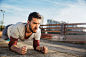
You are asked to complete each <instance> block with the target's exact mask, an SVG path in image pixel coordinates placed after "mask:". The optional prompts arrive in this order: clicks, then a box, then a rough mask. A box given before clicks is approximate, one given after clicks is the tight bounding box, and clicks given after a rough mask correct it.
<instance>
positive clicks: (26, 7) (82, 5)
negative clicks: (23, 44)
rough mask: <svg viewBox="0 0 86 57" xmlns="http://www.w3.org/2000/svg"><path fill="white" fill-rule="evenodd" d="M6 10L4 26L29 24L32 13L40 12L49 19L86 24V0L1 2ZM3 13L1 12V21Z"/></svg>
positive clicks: (5, 0) (45, 19)
mask: <svg viewBox="0 0 86 57" xmlns="http://www.w3.org/2000/svg"><path fill="white" fill-rule="evenodd" d="M0 10H4V11H5V13H4V25H8V24H15V23H17V22H27V19H28V15H29V14H30V13H31V12H38V13H39V14H41V15H42V16H43V17H44V20H43V24H47V19H52V20H56V21H64V22H67V23H86V0H0ZM2 19H3V12H0V21H2Z"/></svg>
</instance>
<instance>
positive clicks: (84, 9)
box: [53, 0, 86, 23]
mask: <svg viewBox="0 0 86 57" xmlns="http://www.w3.org/2000/svg"><path fill="white" fill-rule="evenodd" d="M59 13H60V14H59V15H57V16H55V17H54V18H53V19H55V20H61V21H67V22H69V23H83V22H84V23H85V22H86V16H85V15H86V4H85V3H84V2H83V1H81V0H80V1H79V2H78V3H76V4H73V5H71V6H70V7H66V8H63V9H61V10H60V11H59Z"/></svg>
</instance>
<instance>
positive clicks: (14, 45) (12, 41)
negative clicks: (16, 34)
mask: <svg viewBox="0 0 86 57" xmlns="http://www.w3.org/2000/svg"><path fill="white" fill-rule="evenodd" d="M17 41H18V39H16V38H13V37H10V42H9V49H10V50H12V51H14V52H17V53H19V54H26V52H27V47H26V46H23V47H22V48H18V47H17Z"/></svg>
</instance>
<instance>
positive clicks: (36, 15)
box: [28, 12, 42, 21]
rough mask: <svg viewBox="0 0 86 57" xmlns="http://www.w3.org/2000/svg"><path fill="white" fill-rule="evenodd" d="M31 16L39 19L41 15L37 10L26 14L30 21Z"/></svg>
mask: <svg viewBox="0 0 86 57" xmlns="http://www.w3.org/2000/svg"><path fill="white" fill-rule="evenodd" d="M32 18H37V19H41V18H42V17H41V15H40V14H39V13H37V12H32V13H30V15H29V16H28V20H29V21H31V20H32Z"/></svg>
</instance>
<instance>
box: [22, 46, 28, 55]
mask: <svg viewBox="0 0 86 57" xmlns="http://www.w3.org/2000/svg"><path fill="white" fill-rule="evenodd" d="M26 52H27V47H26V46H23V47H22V49H21V54H26Z"/></svg>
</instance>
